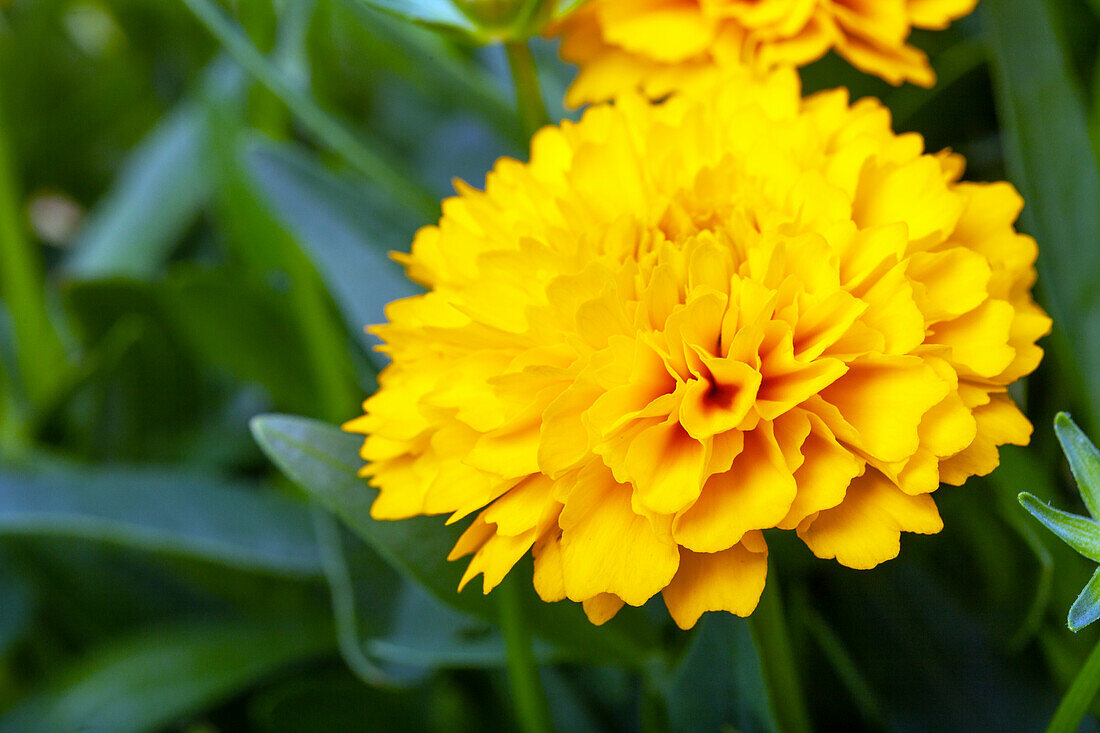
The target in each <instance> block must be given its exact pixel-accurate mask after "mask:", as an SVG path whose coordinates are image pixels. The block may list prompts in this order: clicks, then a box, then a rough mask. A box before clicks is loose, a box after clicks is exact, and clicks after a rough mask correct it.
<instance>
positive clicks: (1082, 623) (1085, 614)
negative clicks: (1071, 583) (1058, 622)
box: [1066, 568, 1100, 631]
mask: <svg viewBox="0 0 1100 733" xmlns="http://www.w3.org/2000/svg"><path fill="white" fill-rule="evenodd" d="M1098 618H1100V568H1098V569H1097V570H1096V572H1095V573H1093V574H1092V577H1091V578H1090V579H1089V582H1088V583H1087V584H1086V585H1085V587H1084V588H1083V589H1082V590H1081V595H1079V596H1077V600H1076V601H1074V602H1073V605H1072V606H1070V609H1069V618H1068V619H1066V624H1067V625H1068V626H1069V630H1070V631H1080V630H1081V629H1083V628H1085V627H1086V626H1088V625H1089V624H1091V623H1092V622H1093V621H1095V620H1096V619H1098Z"/></svg>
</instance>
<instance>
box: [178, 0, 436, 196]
mask: <svg viewBox="0 0 1100 733" xmlns="http://www.w3.org/2000/svg"><path fill="white" fill-rule="evenodd" d="M183 2H184V4H185V5H186V6H187V7H188V8H189V9H190V10H191V12H192V13H193V14H194V15H195V17H196V18H197V19H198V20H199V22H200V23H202V24H203V25H204V26H205V27H206V29H207V30H209V31H210V33H211V34H212V35H213V36H214V37H215V38H217V39H218V42H219V43H221V44H222V46H224V47H225V50H226V51H227V52H228V53H229V54H230V55H231V56H232V57H233V58H234V59H235V60H236V61H237V63H239V64H240V65H241V66H243V67H244V68H245V69H247V70H248V73H249V74H251V75H252V76H253V77H254V78H255V79H256V80H257V81H258V82H260V83H261V84H262V85H263V86H264V87H265V88H266V89H268V90H269V91H270V92H271V93H272V94H274V95H275V96H277V97H278V98H279V99H280V100H281V101H282V102H283V104H285V105H286V106H287V108H288V109H289V110H290V111H291V112H292V113H293V114H294V116H295V117H296V118H298V120H299V121H300V122H301V123H302V126H303V127H304V128H305V129H306V130H307V131H308V132H309V133H310V134H311V135H312V137H313V138H314V139H315V140H316V141H317V142H319V143H320V144H321V145H324V146H325V147H327V148H329V149H330V150H332V151H333V152H335V153H336V154H338V155H340V156H341V157H342V158H343V159H344V160H346V161H347V162H348V164H349V165H352V166H354V167H355V168H356V169H357V170H358V171H359V172H360V173H362V174H363V175H364V176H366V177H367V178H368V179H369V180H371V181H373V182H375V183H376V184H378V188H379V190H380V191H384V192H385V193H386V194H387V195H388V196H390V197H391V198H392V199H393V200H394V201H395V202H399V203H401V204H402V205H404V206H406V207H408V209H409V211H410V212H418V213H420V214H422V215H424V216H428V217H432V216H435V214H436V213H437V212H438V210H439V206H438V204H437V202H436V200H435V196H434V195H433V194H431V193H430V192H429V191H427V190H425V188H424V187H423V186H422V185H421V184H420V182H419V181H417V180H415V179H414V178H413V177H412V176H410V174H409V173H408V171H406V170H405V168H404V165H403V163H402V162H401V161H398V160H395V159H393V157H392V156H391V155H390V153H389V152H388V151H385V150H381V149H378V148H376V147H374V146H371V145H368V144H366V143H365V142H364V141H363V140H361V139H360V138H359V136H358V135H356V134H355V133H354V132H352V131H351V129H350V128H349V126H348V125H346V124H345V123H344V122H342V121H340V120H338V119H336V118H335V117H333V116H332V115H331V114H329V113H328V112H326V111H325V110H323V109H321V107H319V106H318V105H317V103H316V102H315V101H314V100H313V99H312V97H310V95H309V94H308V93H306V92H305V91H304V90H302V89H301V88H300V85H299V84H298V83H297V81H296V80H292V79H290V78H289V77H288V76H287V74H286V73H284V72H283V70H282V69H280V68H279V67H278V66H277V65H276V64H275V63H273V62H272V61H271V60H270V59H269V58H267V57H266V56H264V54H263V53H261V52H260V50H259V49H257V48H256V47H255V46H254V45H253V44H252V42H251V41H250V40H249V39H248V36H246V35H245V34H244V32H243V31H242V30H241V28H240V27H239V26H238V25H237V24H236V23H234V22H233V21H231V20H230V19H229V18H227V17H226V16H225V14H224V13H223V12H222V10H221V8H219V7H218V6H217V5H216V4H214V3H213V2H211V1H210V0H183Z"/></svg>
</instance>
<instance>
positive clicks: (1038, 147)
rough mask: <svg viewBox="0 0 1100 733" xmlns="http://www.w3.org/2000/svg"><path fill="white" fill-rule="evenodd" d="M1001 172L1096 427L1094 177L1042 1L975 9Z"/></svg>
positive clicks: (1099, 310)
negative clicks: (991, 89)
mask: <svg viewBox="0 0 1100 733" xmlns="http://www.w3.org/2000/svg"><path fill="white" fill-rule="evenodd" d="M982 11H983V17H984V19H985V22H986V31H987V32H986V38H987V41H988V44H989V50H990V52H991V61H992V68H993V72H994V74H993V76H994V82H995V91H996V96H997V106H998V111H999V115H1000V118H1001V122H1002V128H1003V133H1002V141H1003V144H1004V147H1005V156H1006V160H1007V163H1008V168H1009V172H1010V174H1011V176H1012V179H1013V181H1014V182H1015V183H1016V185H1017V186H1018V187H1019V189H1020V192H1021V193H1022V194H1023V196H1024V200H1025V201H1026V202H1027V206H1026V207H1025V209H1024V213H1023V224H1024V227H1025V228H1026V229H1027V231H1029V232H1030V233H1031V234H1033V235H1034V236H1035V238H1036V239H1037V240H1038V242H1039V276H1040V283H1041V285H1042V291H1043V293H1044V294H1045V296H1046V302H1047V305H1048V306H1049V309H1050V311H1051V315H1052V316H1053V317H1054V321H1055V323H1056V324H1058V327H1059V328H1060V329H1062V330H1063V331H1064V334H1063V337H1062V338H1063V340H1062V342H1061V343H1060V344H1059V346H1060V347H1062V348H1065V349H1066V350H1067V351H1069V352H1071V353H1072V357H1073V360H1074V361H1075V362H1076V365H1077V369H1078V371H1079V373H1080V376H1081V378H1082V379H1083V381H1084V385H1083V387H1084V394H1083V395H1082V399H1083V400H1086V401H1088V403H1089V408H1090V414H1089V417H1090V420H1089V422H1091V423H1092V424H1095V425H1100V340H1097V339H1096V338H1095V337H1094V336H1095V334H1096V333H1097V332H1098V331H1100V297H1098V291H1097V289H1096V287H1095V274H1096V273H1097V272H1100V247H1097V246H1096V243H1097V242H1100V170H1098V166H1097V161H1096V156H1095V155H1094V153H1093V149H1092V145H1091V142H1090V139H1089V131H1088V124H1087V113H1086V108H1085V104H1084V101H1083V96H1082V94H1081V91H1080V88H1079V84H1078V81H1077V80H1076V78H1075V77H1074V75H1073V73H1072V70H1071V69H1070V67H1069V63H1068V52H1067V49H1066V48H1065V45H1064V44H1063V43H1062V42H1061V39H1060V38H1059V37H1058V34H1057V33H1056V31H1055V27H1054V25H1053V23H1052V15H1051V8H1050V5H1049V3H1048V2H1047V0H987V1H986V2H983V3H982Z"/></svg>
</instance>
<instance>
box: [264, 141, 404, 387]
mask: <svg viewBox="0 0 1100 733" xmlns="http://www.w3.org/2000/svg"><path fill="white" fill-rule="evenodd" d="M247 165H248V168H249V170H250V171H251V174H252V177H253V179H254V180H255V182H256V184H257V185H258V186H259V187H260V189H261V190H262V191H263V193H264V194H266V196H267V198H268V201H269V202H270V203H271V206H272V208H273V209H274V210H275V211H277V212H278V214H279V216H281V217H282V219H283V221H284V222H285V223H286V224H287V226H288V227H290V229H291V230H292V231H293V232H294V233H295V234H296V235H297V238H298V240H299V241H300V242H301V244H302V246H303V248H304V249H305V251H306V253H307V255H308V256H309V258H310V259H311V260H312V261H313V263H314V265H315V266H316V267H317V269H318V271H319V272H320V273H321V277H322V279H324V281H325V283H326V284H327V285H328V288H329V291H330V292H331V293H332V295H333V297H334V298H335V300H336V303H337V305H338V306H339V308H340V311H341V312H342V313H343V315H344V318H345V320H346V322H347V324H348V327H349V328H350V329H351V330H352V331H353V332H354V333H356V334H359V338H360V341H361V343H362V344H363V345H364V346H365V347H367V348H369V347H372V346H374V345H375V344H377V343H379V341H378V339H377V338H375V337H373V336H370V335H368V334H366V333H365V332H364V328H365V327H366V326H368V325H370V324H374V323H382V322H384V321H385V320H386V317H385V306H386V304H387V303H389V302H390V301H393V300H397V299H399V298H404V297H408V296H410V295H414V294H416V293H418V292H422V290H421V288H420V287H419V286H417V285H416V284H414V283H413V282H412V281H410V280H409V279H408V278H407V277H406V276H405V273H404V271H403V270H402V268H401V267H400V266H399V265H398V264H397V263H395V262H394V261H393V260H392V259H390V258H389V256H388V255H387V250H389V249H393V248H398V247H404V246H405V245H406V242H407V240H408V237H409V233H408V232H404V231H402V230H401V229H400V228H399V226H398V225H397V224H395V223H391V222H392V219H391V218H390V217H388V216H387V215H386V213H385V211H384V210H382V209H381V207H379V206H378V205H377V204H375V203H373V202H372V201H371V199H369V198H367V197H366V196H365V195H364V194H363V193H361V192H359V191H356V190H355V189H354V188H353V187H352V186H351V185H349V184H347V183H345V182H344V181H341V180H340V179H339V178H336V177H335V176H333V175H332V174H330V173H328V172H327V171H325V170H324V169H323V168H321V167H320V166H319V165H317V164H316V163H315V162H313V161H312V160H310V159H308V158H306V157H305V156H303V155H300V154H296V153H294V152H293V151H291V150H290V149H286V148H275V147H272V146H270V145H264V144H259V143H257V144H255V145H253V146H252V147H251V148H250V149H249V150H248V152H247ZM371 357H372V359H373V360H374V363H375V366H377V367H379V368H380V367H382V366H385V359H384V357H383V356H382V355H380V354H377V353H373V352H372V355H371Z"/></svg>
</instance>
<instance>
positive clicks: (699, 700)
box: [658, 613, 776, 732]
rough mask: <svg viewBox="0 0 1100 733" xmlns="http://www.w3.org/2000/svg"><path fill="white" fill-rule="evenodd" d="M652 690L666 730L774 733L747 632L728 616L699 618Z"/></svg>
mask: <svg viewBox="0 0 1100 733" xmlns="http://www.w3.org/2000/svg"><path fill="white" fill-rule="evenodd" d="M658 686H659V687H660V689H661V693H662V697H663V698H664V700H665V705H666V706H667V708H668V713H669V722H670V728H671V730H672V731H685V732H686V731H692V730H708V731H718V730H724V729H727V728H728V729H736V730H743V731H772V730H776V722H775V720H774V718H773V717H772V714H771V711H770V710H769V708H768V704H767V699H768V692H767V685H766V683H765V681H764V672H763V670H762V669H761V666H760V659H759V657H758V656H757V652H756V647H755V645H754V644H753V640H752V633H751V632H750V631H749V626H748V623H746V622H745V621H744V620H743V619H739V618H736V617H734V616H732V615H730V614H726V613H707V614H704V615H703V617H702V618H701V619H700V620H699V624H698V627H697V629H696V631H695V637H694V639H692V642H691V646H690V647H689V648H688V650H687V653H686V654H685V655H684V658H683V660H681V662H680V664H679V665H677V667H676V668H675V669H674V670H673V671H672V672H671V673H670V674H669V676H668V678H667V679H665V680H664V681H662V682H660V683H659V685H658Z"/></svg>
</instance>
